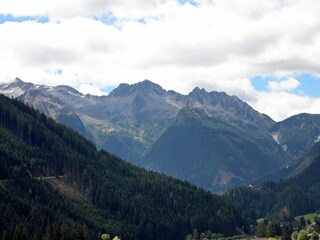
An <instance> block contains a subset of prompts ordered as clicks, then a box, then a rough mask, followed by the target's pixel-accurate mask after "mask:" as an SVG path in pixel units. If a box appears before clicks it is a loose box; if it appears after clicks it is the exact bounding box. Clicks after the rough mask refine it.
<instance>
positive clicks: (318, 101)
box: [249, 92, 320, 121]
mask: <svg viewBox="0 0 320 240" xmlns="http://www.w3.org/2000/svg"><path fill="white" fill-rule="evenodd" d="M255 97H256V99H255V100H254V101H252V102H249V103H250V104H251V106H253V107H254V108H255V109H256V110H258V111H259V112H261V113H266V114H268V115H269V116H270V117H272V118H273V119H274V120H276V121H280V120H283V119H285V118H287V117H289V116H292V115H296V114H299V113H320V98H311V97H308V96H298V95H295V94H292V93H288V92H257V93H256V95H255Z"/></svg>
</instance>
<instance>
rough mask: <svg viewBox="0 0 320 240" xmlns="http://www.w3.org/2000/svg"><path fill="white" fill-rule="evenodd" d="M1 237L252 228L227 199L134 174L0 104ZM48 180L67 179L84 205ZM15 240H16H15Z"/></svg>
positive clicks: (39, 118) (43, 121) (157, 235)
mask: <svg viewBox="0 0 320 240" xmlns="http://www.w3.org/2000/svg"><path fill="white" fill-rule="evenodd" d="M0 166H1V167H0V212H1V216H2V217H1V218H0V229H1V231H2V233H1V234H3V235H6V236H9V235H10V236H13V237H14V236H15V234H16V237H17V236H19V237H21V238H23V236H24V237H25V238H26V239H28V238H34V239H42V238H44V239H60V238H61V239H72V238H73V239H74V238H76V239H91V238H95V236H97V234H98V233H99V232H102V233H103V232H107V233H110V234H111V235H119V236H121V238H122V239H183V238H184V237H185V236H186V235H187V234H188V233H190V232H193V231H194V229H198V230H199V232H204V231H207V230H210V231H212V232H215V233H222V234H224V235H231V234H233V233H234V230H235V228H236V227H237V226H243V225H247V220H246V219H243V218H242V217H241V215H240V213H239V211H238V210H237V209H236V208H234V207H233V206H232V205H231V204H229V203H227V202H225V201H224V200H223V199H222V198H221V197H219V196H216V195H212V194H210V193H208V192H205V191H203V190H201V189H198V188H196V187H194V186H192V185H190V184H189V183H186V182H181V181H178V180H175V179H172V178H168V177H165V176H163V175H160V174H155V173H152V172H148V171H146V170H142V169H140V168H137V167H134V166H132V165H130V164H128V163H126V162H124V161H122V160H120V159H118V158H117V157H115V156H112V155H110V154H108V153H106V152H104V151H97V150H96V148H95V146H94V145H93V144H92V143H90V142H88V141H87V140H85V139H84V138H83V137H81V136H80V135H79V134H77V133H75V132H74V131H73V130H70V129H68V128H66V127H64V126H62V125H59V124H57V123H55V122H54V121H53V120H52V119H50V118H47V117H46V116H45V115H44V114H41V113H39V112H38V111H35V110H34V109H32V108H30V107H28V106H25V105H24V104H23V103H21V102H19V101H16V100H10V99H8V98H6V97H3V96H0ZM44 176H50V177H51V176H63V181H64V183H65V184H66V185H68V186H69V187H72V188H73V189H74V190H75V191H77V192H78V193H79V194H81V195H82V196H83V198H84V199H85V200H86V201H83V200H81V199H79V200H78V201H75V200H74V199H72V198H67V197H62V196H61V195H60V194H58V192H57V191H55V190H54V189H53V187H52V186H51V185H49V184H48V183H47V182H46V181H45V180H42V179H45V177H44ZM9 239H10V238H9Z"/></svg>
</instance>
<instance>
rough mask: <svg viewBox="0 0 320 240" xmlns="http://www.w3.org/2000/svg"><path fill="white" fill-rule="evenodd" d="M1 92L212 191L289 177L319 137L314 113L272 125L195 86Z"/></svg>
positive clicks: (15, 87) (18, 86)
mask: <svg viewBox="0 0 320 240" xmlns="http://www.w3.org/2000/svg"><path fill="white" fill-rule="evenodd" d="M0 93H3V94H5V95H7V96H10V97H14V98H17V99H20V100H22V101H23V102H25V103H27V104H29V105H32V106H33V107H34V108H36V109H39V110H40V111H41V112H43V113H45V114H46V115H48V116H50V117H52V118H53V119H55V120H57V121H58V122H60V123H63V124H65V125H67V126H69V127H71V128H73V129H74V130H76V131H78V132H79V133H80V134H82V135H83V136H85V137H86V138H88V139H89V140H91V141H92V142H93V143H95V144H96V146H97V147H98V148H102V149H105V150H108V151H110V152H112V153H113V154H115V155H117V156H119V157H121V158H123V159H125V160H127V161H129V162H131V163H134V164H135V165H139V166H142V167H144V168H147V169H151V170H154V171H158V172H161V173H164V174H166V175H170V176H173V177H177V178H180V179H183V180H188V181H190V182H192V183H195V184H196V185H198V186H200V187H203V188H205V189H208V190H211V191H217V192H220V191H224V190H225V189H228V188H230V187H233V186H238V185H242V184H248V183H249V182H253V181H256V180H259V179H263V177H264V176H266V178H271V179H273V178H276V177H277V178H281V177H285V176H288V171H284V169H289V168H290V169H291V168H292V169H295V168H296V167H297V166H298V165H299V164H298V162H299V157H300V156H302V155H303V153H304V152H305V151H306V150H308V149H309V148H310V147H312V146H313V145H314V144H315V143H316V142H318V141H319V140H320V137H319V136H320V127H319V126H320V124H319V123H320V116H319V115H311V114H300V115H297V116H292V117H291V118H289V119H286V120H284V121H282V122H275V121H273V120H272V119H271V118H270V117H269V116H267V115H265V114H261V113H259V112H258V111H256V110H254V109H253V108H252V107H251V106H249V105H248V104H247V103H245V102H243V101H241V100H240V99H239V98H238V97H236V96H229V95H227V94H226V93H223V92H216V91H212V92H207V91H206V90H204V89H200V88H198V87H197V88H195V89H194V90H193V91H192V92H190V93H189V94H188V95H182V94H179V93H177V92H174V91H172V90H170V91H166V90H164V89H163V88H162V87H161V86H159V85H157V84H154V83H152V82H151V81H149V80H145V81H142V82H139V83H136V84H132V85H129V84H120V85H119V86H118V87H117V88H115V89H114V90H113V91H112V92H110V94H109V95H107V96H93V95H89V94H87V95H84V94H82V93H80V92H78V91H77V90H75V89H73V88H71V87H69V86H56V87H51V86H44V85H35V84H32V83H25V82H23V81H21V80H20V79H16V80H15V81H14V82H12V83H10V84H3V85H0ZM300 164H301V163H300ZM292 171H294V170H292Z"/></svg>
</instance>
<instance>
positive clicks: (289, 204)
mask: <svg viewBox="0 0 320 240" xmlns="http://www.w3.org/2000/svg"><path fill="white" fill-rule="evenodd" d="M299 161H300V162H301V164H300V166H299V167H298V168H297V169H296V171H295V172H294V173H292V174H291V177H289V178H288V179H285V180H281V181H280V182H266V183H264V184H263V185H262V186H261V187H251V188H249V187H241V188H235V189H231V190H229V191H227V192H226V193H225V194H224V197H226V198H227V199H228V200H230V201H233V202H235V203H237V204H238V206H239V207H240V208H241V209H242V210H243V211H244V212H251V213H253V212H254V213H255V214H256V215H257V217H258V218H265V217H267V218H269V219H274V220H281V221H283V220H290V219H292V218H293V217H294V216H298V215H303V214H306V213H310V212H316V211H318V210H319V209H320V143H317V144H316V145H315V146H313V147H312V148H311V149H310V150H309V151H308V152H307V153H306V154H305V155H304V156H303V159H301V160H299Z"/></svg>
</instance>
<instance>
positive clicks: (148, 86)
mask: <svg viewBox="0 0 320 240" xmlns="http://www.w3.org/2000/svg"><path fill="white" fill-rule="evenodd" d="M147 92H153V93H156V94H157V95H163V94H165V93H166V91H165V90H164V89H163V88H162V87H161V86H160V85H158V84H155V83H153V82H151V81H149V80H144V81H142V82H138V83H135V84H131V85H129V84H126V83H121V84H120V85H119V87H117V88H115V89H114V90H113V91H112V92H111V93H110V94H109V96H114V97H124V96H128V95H132V94H136V93H147Z"/></svg>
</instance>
